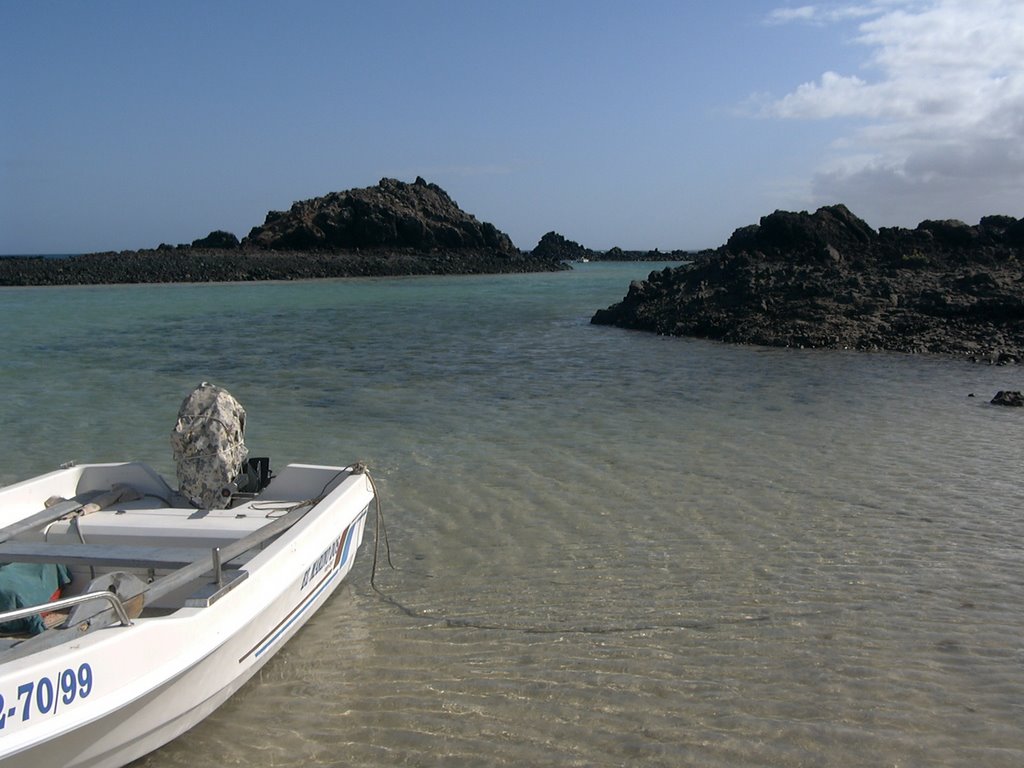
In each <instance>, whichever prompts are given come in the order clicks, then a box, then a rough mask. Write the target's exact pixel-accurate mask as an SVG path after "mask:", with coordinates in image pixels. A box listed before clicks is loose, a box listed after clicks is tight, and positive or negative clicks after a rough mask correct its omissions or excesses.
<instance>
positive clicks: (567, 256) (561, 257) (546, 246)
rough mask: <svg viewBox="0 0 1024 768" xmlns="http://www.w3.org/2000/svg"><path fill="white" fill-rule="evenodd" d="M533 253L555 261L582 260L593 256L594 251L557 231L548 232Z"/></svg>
mask: <svg viewBox="0 0 1024 768" xmlns="http://www.w3.org/2000/svg"><path fill="white" fill-rule="evenodd" d="M533 255H534V256H539V257H541V258H545V259H553V260H555V261H582V260H583V259H590V258H591V257H593V255H594V252H593V251H592V250H590V249H589V248H584V247H583V246H582V245H580V244H579V243H577V242H576V241H574V240H567V239H566V238H565V237H563V236H562V235H560V234H558V233H557V232H548V233H547V234H545V235H544V236H543V237H542V238H541V239H540V242H538V243H537V247H536V248H534V249H533Z"/></svg>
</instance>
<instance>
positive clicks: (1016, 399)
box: [989, 389, 1024, 408]
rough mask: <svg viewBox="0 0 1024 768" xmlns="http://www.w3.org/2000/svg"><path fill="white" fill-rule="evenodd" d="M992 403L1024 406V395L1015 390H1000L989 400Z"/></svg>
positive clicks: (1017, 406) (1016, 406)
mask: <svg viewBox="0 0 1024 768" xmlns="http://www.w3.org/2000/svg"><path fill="white" fill-rule="evenodd" d="M989 402H990V403H991V404H992V405H1009V406H1012V407H1015V408H1019V407H1021V406H1024V395H1022V394H1021V393H1020V392H1017V391H1014V390H1008V389H1007V390H1003V389H1001V390H999V391H998V392H996V396H995V397H993V398H992V399H991V400H990V401H989Z"/></svg>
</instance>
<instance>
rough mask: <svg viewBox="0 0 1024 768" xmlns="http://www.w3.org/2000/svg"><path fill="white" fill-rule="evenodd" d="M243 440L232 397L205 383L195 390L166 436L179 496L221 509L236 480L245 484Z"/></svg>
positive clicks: (239, 415)
mask: <svg viewBox="0 0 1024 768" xmlns="http://www.w3.org/2000/svg"><path fill="white" fill-rule="evenodd" d="M244 437H245V409H244V408H243V407H242V406H241V404H240V403H239V402H238V401H237V400H236V399H235V398H234V397H232V395H231V393H230V392H228V391H227V390H226V389H223V388H221V387H217V386H214V385H213V384H209V383H207V382H205V381H204V382H202V383H201V384H200V385H199V386H198V387H196V388H195V389H194V390H193V391H192V394H190V395H189V396H188V397H186V398H185V400H184V401H183V402H182V404H181V408H180V409H179V410H178V422H177V424H176V425H175V427H174V430H173V431H172V432H171V446H172V448H173V449H174V463H175V465H176V467H177V475H178V484H179V488H180V491H181V494H182V495H183V496H185V497H186V498H188V499H189V501H191V502H192V503H193V504H194V505H195V506H197V507H199V508H201V509H224V508H226V507H227V506H228V505H229V504H230V503H231V496H232V494H234V493H235V491H237V490H239V484H240V481H241V484H242V485H250V482H249V475H250V472H249V465H248V463H247V461H246V459H247V458H248V455H249V450H248V449H247V448H246V447H245V439H244ZM268 474H269V473H268ZM245 490H253V489H252V488H248V487H247V488H245ZM257 490H258V489H257Z"/></svg>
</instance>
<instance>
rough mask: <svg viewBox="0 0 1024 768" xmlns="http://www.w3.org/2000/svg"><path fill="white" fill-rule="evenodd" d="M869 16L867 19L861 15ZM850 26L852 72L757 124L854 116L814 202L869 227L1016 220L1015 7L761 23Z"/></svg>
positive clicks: (1023, 55)
mask: <svg viewBox="0 0 1024 768" xmlns="http://www.w3.org/2000/svg"><path fill="white" fill-rule="evenodd" d="M868 10H870V11H871V15H870V16H866V12H867V11H868ZM844 12H845V13H848V14H849V15H848V16H847V17H846V18H851V17H853V16H854V15H856V16H858V17H859V18H860V23H859V26H858V27H857V36H856V37H855V38H854V42H855V43H857V44H858V45H861V46H864V47H865V48H866V49H867V50H868V51H869V55H868V57H867V59H866V61H865V68H864V71H862V72H859V73H857V74H840V73H836V72H831V71H828V72H825V73H824V74H822V75H820V77H819V78H818V79H817V80H815V81H811V82H807V83H804V84H802V85H799V86H797V87H796V88H795V89H794V90H793V91H791V92H790V93H788V94H786V95H785V96H783V97H781V98H778V99H775V100H774V101H771V102H770V103H768V104H767V105H766V106H765V107H764V108H763V110H762V114H763V115H764V116H768V117H773V118H780V119H802V120H821V119H827V118H840V117H842V118H858V119H859V120H860V127H859V128H858V129H856V130H855V131H854V132H852V133H850V134H848V135H845V136H843V137H841V138H840V139H839V140H837V141H836V142H835V143H834V146H833V152H834V155H833V157H831V158H829V159H828V160H827V162H826V163H825V164H824V165H823V166H822V168H821V169H820V172H819V173H818V174H817V176H816V177H815V179H814V183H813V188H814V191H815V197H816V198H818V199H819V200H821V201H823V202H835V201H841V202H846V203H847V204H848V205H850V207H851V208H852V209H853V210H855V211H856V212H859V213H861V215H863V216H865V218H867V219H868V220H869V221H870V222H871V223H872V224H875V225H876V226H877V225H882V224H895V223H900V224H904V225H907V224H912V223H916V221H918V220H920V219H922V218H939V217H947V216H955V217H958V218H964V219H968V220H970V219H974V220H976V217H978V216H981V215H984V214H986V213H1011V214H1013V215H1017V216H1021V215H1024V209H1022V208H1024V2H1021V0H930V1H929V2H909V1H908V0H903V1H901V0H885V1H884V2H883V1H878V2H874V3H871V4H870V5H863V4H862V5H857V6H842V7H831V8H828V9H824V8H822V7H819V6H804V7H801V8H793V9H784V12H783V13H781V14H780V13H779V12H775V13H773V14H772V15H771V16H770V17H769V18H770V19H771V20H772V21H773V23H780V22H781V21H782V20H788V21H791V22H795V21H820V20H822V19H826V18H827V19H830V20H835V19H839V18H841V15H842V14H843V13H844Z"/></svg>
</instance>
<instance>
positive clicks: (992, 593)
mask: <svg viewBox="0 0 1024 768" xmlns="http://www.w3.org/2000/svg"><path fill="white" fill-rule="evenodd" d="M660 266H661V265H651V264H639V265H638V264H588V265H580V266H579V267H578V268H577V269H576V270H574V271H573V272H569V273H558V274H545V275H526V276H496V277H489V276H482V277H461V278H409V279H379V280H376V279H375V280H370V279H367V280H342V281H323V282H297V283H262V284H231V285H173V286H111V287H88V288H53V289H50V288H33V289H14V288H4V289H0V319H2V321H3V322H2V323H0V350H2V352H3V364H2V368H0V384H2V386H3V392H4V405H3V408H2V409H0V434H2V436H3V440H2V446H0V482H3V483H9V482H13V481H15V480H17V479H21V478H24V477H28V476H31V475H34V474H39V473H41V472H44V471H47V470H49V469H51V468H53V467H54V466H56V465H57V464H58V463H60V462H61V461H65V460H70V459H74V460H78V461H104V460H121V459H127V458H134V459H140V460H144V461H148V462H150V463H152V464H154V465H155V466H156V467H157V468H158V469H160V470H162V471H164V472H167V473H171V474H173V465H172V463H171V451H170V444H169V434H170V431H171V428H172V427H173V425H174V419H175V414H176V412H177V408H178V406H179V404H180V402H181V400H182V398H184V397H185V395H186V394H187V393H188V392H189V390H190V389H191V388H192V387H193V386H194V385H195V384H197V383H198V382H199V381H201V380H204V379H205V380H209V381H212V382H215V383H217V384H221V385H223V386H225V387H227V388H228V389H229V390H231V391H232V392H233V393H234V394H235V395H236V397H238V399H239V400H240V401H241V402H242V403H243V405H244V406H245V407H246V410H247V412H248V431H247V439H246V442H247V444H248V446H249V448H250V451H251V453H253V454H254V455H261V454H268V455H270V456H271V457H272V461H273V463H274V464H275V465H278V466H280V465H283V464H285V463H287V462H290V461H306V462H319V463H349V462H351V461H353V460H357V459H359V460H363V461H366V462H368V463H369V464H370V466H371V469H372V470H373V472H374V474H375V476H376V478H377V481H378V484H379V486H380V489H381V492H382V496H383V500H384V505H385V506H384V509H385V514H386V519H387V522H388V532H389V534H390V541H391V549H392V557H393V560H394V562H395V565H396V566H397V570H395V571H390V570H387V569H382V570H380V569H379V570H378V573H377V584H378V586H380V588H381V590H382V591H383V592H384V593H385V595H386V596H387V598H388V599H384V598H382V597H381V596H380V595H378V594H377V593H376V592H374V591H373V590H372V589H371V587H370V584H369V578H370V563H371V560H372V546H373V542H372V538H370V539H368V541H367V542H366V543H365V544H364V548H363V549H362V550H361V553H360V560H359V561H358V563H357V567H356V570H355V571H354V572H353V574H352V577H351V578H350V581H349V582H348V584H347V585H346V586H345V587H344V588H343V589H342V590H340V591H339V593H338V594H337V596H336V597H335V598H334V599H333V600H332V602H331V603H330V604H329V605H328V606H327V607H326V608H325V609H324V610H323V611H322V612H321V613H320V614H318V615H317V616H316V617H315V618H314V620H313V622H312V623H311V624H310V625H308V626H307V627H306V629H305V630H304V631H303V632H302V633H301V634H300V635H299V637H298V638H296V640H295V641H294V642H292V643H290V644H289V646H288V647H287V648H286V649H285V650H284V651H283V652H282V653H281V654H280V655H279V656H278V657H277V658H276V659H275V660H274V661H273V662H272V663H271V664H270V665H269V666H268V667H267V668H266V669H265V670H264V671H263V673H262V674H261V675H260V677H259V678H258V679H256V680H255V681H254V682H253V683H252V684H250V685H248V686H247V687H246V688H245V689H243V691H242V692H240V693H239V694H238V695H237V696H236V697H234V698H233V699H232V700H231V701H230V702H229V703H228V704H227V705H225V706H224V707H222V708H221V709H220V710H219V711H218V712H217V713H216V714H215V715H214V716H213V717H212V718H211V719H210V720H208V721H207V722H206V723H204V724H203V725H201V726H199V727H198V728H196V729H194V730H193V731H192V732H190V733H189V734H187V735H186V736H184V737H182V738H180V739H179V740H178V741H176V742H174V743H173V744H172V745H169V746H168V747H166V748H165V749H163V750H161V751H160V752H158V753H155V754H153V755H151V756H150V757H148V758H145V759H144V760H142V761H140V765H144V766H147V767H150V768H157V767H160V768H163V767H165V766H186V765H187V766H190V768H199V767H200V766H224V765H246V766H305V765H353V766H385V765H387V766H392V765H403V764H405V765H423V766H429V765H442V764H443V765H446V766H451V765H510V766H511V765H515V766H523V765H550V766H562V765H587V766H590V765H599V766H611V765H626V764H643V765H665V766H678V765H699V766H748V765H749V766H761V765H809V766H816V765H820V766H860V765H872V766H875V765H879V766H880V765H944V766H957V765H965V766H966V765H972V766H975V765H986V766H1011V765H1012V766H1018V765H1021V764H1024V729H1022V727H1021V725H1020V723H1021V721H1022V716H1024V640H1022V637H1024V611H1022V608H1024V568H1022V566H1024V515H1022V514H1021V512H1020V497H1021V494H1020V491H1019V467H1020V466H1021V462H1022V459H1024V447H1022V441H1021V439H1020V436H1021V434H1022V430H1024V414H1022V413H1019V412H1018V411H1017V410H1012V409H999V408H995V407H991V406H989V405H987V401H988V400H989V399H990V398H991V396H992V395H993V394H994V393H995V392H996V391H997V390H999V389H1024V381H1022V374H1021V373H1020V370H1019V369H1017V368H997V367H988V366H978V365H972V364H969V363H964V362H960V361H956V360H949V359H936V358H924V357H913V356H902V355H888V354H878V355H874V354H855V353H847V352H813V351H796V350H780V349H765V348H760V347H738V346H725V345H721V344H715V343H710V342H703V341H699V340H690V339H670V338H662V337H656V336H650V335H645V334H640V333H633V332H626V331H621V330H617V329H612V328H603V327H596V326H591V325H589V322H588V321H589V317H590V315H591V314H592V313H593V311H594V310H595V309H597V308H601V307H605V306H607V305H608V304H610V303H612V302H614V301H616V300H618V299H619V298H621V297H622V296H623V295H624V294H625V291H626V289H627V287H628V285H629V281H630V280H632V279H636V278H641V277H644V276H646V274H647V273H648V272H649V271H650V270H651V269H653V268H658V267H660ZM971 393H975V394H976V395H977V396H976V397H973V398H972V397H968V395H969V394H971Z"/></svg>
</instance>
